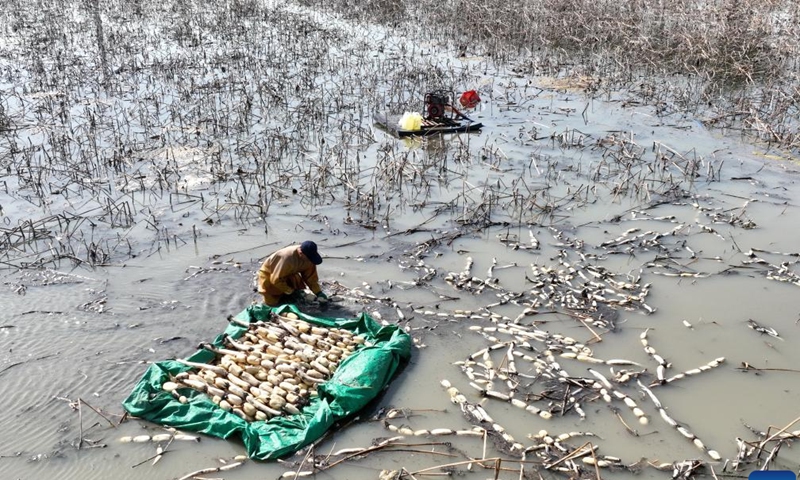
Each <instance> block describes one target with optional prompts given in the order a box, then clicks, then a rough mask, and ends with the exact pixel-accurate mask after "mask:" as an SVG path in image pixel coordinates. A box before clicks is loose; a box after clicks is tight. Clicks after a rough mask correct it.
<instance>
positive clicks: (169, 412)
mask: <svg viewBox="0 0 800 480" xmlns="http://www.w3.org/2000/svg"><path fill="white" fill-rule="evenodd" d="M273 311H274V312H275V313H278V314H285V313H287V312H294V313H295V314H296V315H297V316H298V317H300V318H302V319H303V320H305V321H307V322H309V323H312V324H315V325H319V326H325V327H338V328H345V329H348V330H350V331H352V332H354V333H357V334H361V335H363V336H364V337H366V339H367V340H368V341H369V342H371V343H372V345H369V346H365V347H362V348H360V349H358V350H357V351H356V352H355V353H354V354H352V355H350V356H349V357H348V358H347V359H345V360H344V361H343V362H342V363H341V364H340V365H339V368H338V369H337V370H336V372H334V375H333V377H332V378H331V379H330V380H328V381H327V382H325V383H323V384H320V385H319V387H318V389H317V391H318V397H317V398H315V399H313V400H312V401H311V403H310V404H309V405H307V406H306V407H305V408H303V409H302V411H301V413H300V414H298V415H290V416H282V417H275V418H272V419H270V420H268V421H260V422H247V421H245V420H243V419H241V418H239V417H238V416H236V415H235V414H233V413H230V412H227V411H225V410H223V409H222V408H220V407H219V406H217V405H216V404H214V403H213V402H212V401H211V400H210V399H209V398H208V396H207V395H205V394H202V393H199V392H196V391H195V390H192V389H190V388H182V389H179V392H180V393H181V394H182V395H184V396H186V397H187V399H188V400H189V401H188V402H187V403H185V404H184V403H181V402H179V401H178V400H177V399H176V398H175V397H173V396H172V395H170V394H169V393H167V392H165V391H163V390H162V388H161V385H163V383H164V382H166V381H168V380H169V377H170V375H173V376H174V375H176V374H178V373H179V372H182V371H187V370H191V368H190V367H187V366H186V365H184V364H182V363H179V362H177V361H175V360H165V361H162V362H157V363H154V364H151V365H150V366H149V367H148V369H147V371H146V372H145V373H144V375H143V376H142V378H141V380H139V382H138V383H137V384H136V386H135V387H134V388H133V391H132V392H131V394H130V395H129V396H128V397H127V398H126V399H125V400H124V401H123V402H122V406H123V408H124V409H125V410H126V411H127V412H128V413H129V414H130V415H132V416H134V417H138V418H141V419H144V420H148V421H151V422H154V423H158V424H161V425H164V426H169V427H175V428H179V429H181V430H185V431H191V432H198V433H204V434H207V435H211V436H214V437H219V438H223V439H228V438H232V437H233V438H236V437H239V438H241V441H242V442H243V443H244V446H245V448H246V450H247V455H248V457H250V458H252V459H256V460H273V459H277V458H281V457H284V456H286V455H289V454H292V453H294V452H296V451H298V450H300V449H301V448H303V447H304V446H306V445H309V444H310V443H312V442H314V441H315V440H317V439H319V438H320V437H322V436H323V435H324V434H325V432H326V431H327V430H328V429H329V428H330V427H331V426H332V425H333V424H334V423H335V422H337V421H338V420H341V419H343V418H346V417H348V416H350V415H352V414H355V413H356V412H358V411H359V410H361V409H362V408H363V407H364V406H365V405H366V404H367V403H369V402H370V401H371V400H372V399H374V398H375V397H376V396H377V395H378V394H379V393H380V392H381V390H383V389H384V388H385V387H386V385H388V384H389V382H390V381H391V380H392V377H393V375H394V373H395V372H396V371H397V368H398V366H399V365H400V364H401V362H404V361H407V360H408V359H409V357H410V355H411V345H412V342H411V337H410V336H409V335H408V334H407V333H406V332H405V331H404V330H403V329H402V328H400V327H399V326H397V325H383V326H382V325H380V324H378V323H377V322H375V320H373V319H372V318H371V317H370V316H369V315H367V314H366V313H361V314H360V315H359V316H358V317H356V318H350V319H347V318H324V317H314V316H311V315H307V314H305V313H303V312H301V311H300V310H298V309H297V307H295V306H294V305H282V306H280V307H276V308H272V307H268V306H266V305H252V306H250V307H248V308H247V309H245V310H243V311H242V312H241V313H239V314H238V315H237V316H236V319H237V320H240V321H243V322H246V323H252V322H257V321H268V319H269V316H270V313H271V312H273ZM245 331H246V329H245V328H244V327H243V326H239V325H236V324H234V323H231V324H229V326H228V328H227V329H226V330H225V332H224V333H223V334H220V335H219V336H217V337H216V338H215V339H214V341H213V342H212V343H214V344H215V345H217V346H222V342H223V338H224V336H225V335H230V336H231V337H233V338H239V337H240V336H241V335H242V334H243V333H244V332H245ZM213 357H214V354H213V353H212V352H209V351H207V350H198V351H197V352H195V353H194V354H193V355H192V356H191V357H189V358H188V359H187V360H189V361H193V362H203V363H207V362H210V361H212V360H213Z"/></svg>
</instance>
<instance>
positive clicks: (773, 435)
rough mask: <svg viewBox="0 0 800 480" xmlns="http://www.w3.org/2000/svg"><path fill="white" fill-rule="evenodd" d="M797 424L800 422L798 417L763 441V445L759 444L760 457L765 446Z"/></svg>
mask: <svg viewBox="0 0 800 480" xmlns="http://www.w3.org/2000/svg"><path fill="white" fill-rule="evenodd" d="M797 422H800V417H797V418H795V419H794V420H792V421H791V422H789V423H788V424H787V425H786V426H785V427H783V428H781V429H780V430H778V431H777V432H775V433H774V434H772V435H770V436H769V437H767V438H766V439H764V440H763V441H761V443H759V444H758V450H759V454H758V456H761V452H762V451H763V450H764V446H765V445H766V444H767V443H769V442H771V441H772V440H774V439H775V438H776V437H778V436H779V435H780V434H782V433H783V432H785V431H786V430H788V429H790V428H792V426H793V425H794V424H795V423H797ZM770 428H772V427H771V426H770Z"/></svg>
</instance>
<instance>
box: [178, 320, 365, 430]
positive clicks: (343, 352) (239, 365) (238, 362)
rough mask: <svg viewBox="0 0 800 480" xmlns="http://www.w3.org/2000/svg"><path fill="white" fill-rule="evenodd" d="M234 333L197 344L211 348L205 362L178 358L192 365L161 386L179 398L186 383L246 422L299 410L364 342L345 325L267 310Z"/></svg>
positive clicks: (295, 412) (182, 397) (182, 396)
mask: <svg viewBox="0 0 800 480" xmlns="http://www.w3.org/2000/svg"><path fill="white" fill-rule="evenodd" d="M242 325H243V326H246V327H247V331H246V332H244V334H243V335H242V336H241V337H240V338H239V339H234V338H232V337H230V336H226V337H225V339H224V343H225V346H224V347H223V348H217V347H215V346H213V345H211V344H207V343H204V344H201V345H200V347H201V348H204V349H206V350H209V351H211V352H213V353H214V354H215V359H214V361H213V362H211V363H209V364H205V363H194V362H189V361H185V360H180V362H181V363H184V364H186V365H188V366H191V367H193V370H192V371H186V372H181V373H179V374H177V375H175V376H174V377H172V378H170V380H169V381H167V382H165V383H164V385H163V389H164V390H165V391H167V392H170V393H171V394H172V395H174V396H175V397H176V398H178V399H179V400H180V401H181V402H182V403H186V402H187V401H188V399H187V398H186V396H184V395H183V394H182V393H181V389H183V388H187V387H188V388H191V389H193V390H196V391H198V392H201V393H205V394H206V395H208V397H209V398H210V400H211V401H213V402H214V403H215V404H217V405H219V406H220V407H221V408H222V409H224V410H226V411H230V412H233V413H234V414H236V415H237V416H239V417H241V418H243V419H244V420H246V421H248V422H252V421H264V420H269V419H270V418H273V417H278V416H281V415H287V414H288V415H294V414H298V413H300V411H301V410H302V408H303V407H304V406H305V405H307V404H308V403H309V402H310V400H311V399H312V398H313V397H315V396H316V395H317V386H318V385H319V384H321V383H324V382H326V381H327V380H328V379H330V378H331V376H332V375H333V373H334V372H335V371H336V368H337V367H338V366H339V364H340V363H341V361H342V360H344V359H345V358H347V357H348V356H350V355H351V354H352V353H353V352H354V351H356V349H357V348H359V347H360V346H362V345H364V344H365V339H364V337H362V336H359V335H355V334H353V332H350V331H348V330H345V329H340V328H326V327H319V326H316V325H312V324H311V323H308V322H305V321H303V320H300V319H299V318H296V316H295V315H294V314H293V313H289V314H287V315H286V316H280V315H273V316H272V318H271V321H270V322H255V323H250V324H242Z"/></svg>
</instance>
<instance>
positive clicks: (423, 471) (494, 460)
mask: <svg viewBox="0 0 800 480" xmlns="http://www.w3.org/2000/svg"><path fill="white" fill-rule="evenodd" d="M502 460H503V458H502V457H489V458H482V459H480V460H478V459H472V460H464V461H461V462H453V463H445V464H443V465H434V466H433V467H426V468H422V469H420V470H415V471H413V472H411V474H412V475H421V474H427V475H429V474H430V473H429V472H431V471H433V470H440V469H443V468H451V467H460V466H462V465H472V464H476V463H477V464H479V465H480V466H481V467H483V468H485V469H487V470H488V469H492V470H494V469H496V468H497V462H498V461H502ZM505 460H506V461H510V462H514V463H517V462H519V463H521V464H523V463H524V464H526V465H541V464H542V462H539V461H534V460H519V459H513V460H511V459H505ZM486 462H491V463H489V464H486ZM501 470H502V471H508V472H516V469H513V470H512V469H509V468H505V467H501ZM448 475H450V474H448Z"/></svg>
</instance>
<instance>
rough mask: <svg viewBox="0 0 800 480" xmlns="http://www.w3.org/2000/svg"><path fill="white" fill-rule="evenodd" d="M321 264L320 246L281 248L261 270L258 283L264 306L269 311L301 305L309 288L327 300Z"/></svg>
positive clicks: (309, 244)
mask: <svg viewBox="0 0 800 480" xmlns="http://www.w3.org/2000/svg"><path fill="white" fill-rule="evenodd" d="M321 263H322V257H320V255H319V253H318V252H317V244H316V243H314V242H312V241H310V240H306V241H305V242H303V243H301V244H300V245H292V246H289V247H285V248H282V249H280V250H278V251H276V252H275V253H273V254H272V255H270V256H269V257H267V259H266V260H264V263H262V264H261V268H259V269H258V280H257V282H258V292H259V293H261V295H262V296H263V297H264V303H266V304H267V305H269V306H270V307H275V306H278V305H281V304H283V303H298V302H299V301H300V300H301V299H302V298H303V291H304V290H305V288H306V286H307V287H308V288H309V290H311V292H312V293H314V295H316V296H317V298H318V299H320V300H322V301H325V300H327V299H328V296H327V295H325V293H324V292H323V291H322V289H321V288H320V286H319V276H318V275H317V265H319V264H321Z"/></svg>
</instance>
